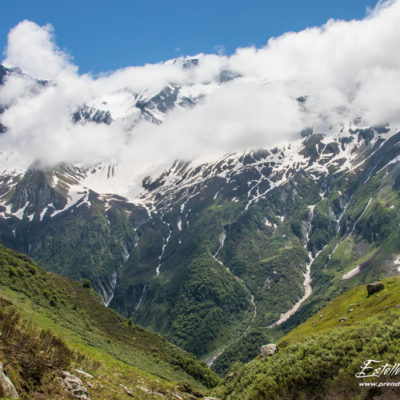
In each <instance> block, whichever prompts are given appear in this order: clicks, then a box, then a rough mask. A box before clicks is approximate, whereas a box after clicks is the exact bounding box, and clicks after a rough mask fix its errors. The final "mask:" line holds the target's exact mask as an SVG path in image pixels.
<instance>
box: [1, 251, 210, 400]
mask: <svg viewBox="0 0 400 400" xmlns="http://www.w3.org/2000/svg"><path fill="white" fill-rule="evenodd" d="M0 263H1V268H0V278H1V279H0V295H1V297H2V298H3V299H7V300H8V301H11V302H12V303H14V305H15V307H16V308H17V309H18V310H19V312H20V313H21V314H22V317H23V318H24V319H29V320H31V321H32V323H33V325H34V326H37V327H39V328H42V329H50V331H51V332H52V333H53V334H56V335H57V336H60V337H62V338H63V340H65V341H66V343H67V345H68V346H70V347H71V348H72V349H73V350H74V351H78V352H79V353H82V354H83V355H85V357H86V360H87V361H86V363H87V365H88V367H87V368H90V366H91V365H92V368H94V367H93V365H97V366H99V365H101V371H97V374H98V375H100V374H110V373H111V372H110V369H116V370H117V371H118V370H119V371H120V372H121V373H123V375H124V376H127V375H129V374H134V376H136V377H137V378H136V379H137V380H138V381H142V382H144V381H146V385H144V387H145V388H146V386H147V385H156V386H157V385H158V384H159V386H160V387H162V386H165V390H166V389H167V388H168V387H170V389H168V390H172V386H171V384H170V383H168V382H176V381H186V382H188V383H190V384H191V385H193V386H194V387H196V388H198V389H200V390H206V389H205V386H204V385H206V386H212V385H215V383H216V382H217V380H216V377H215V376H214V375H213V373H212V372H211V371H209V370H208V368H207V367H206V366H205V365H201V364H199V363H198V362H197V361H196V360H195V358H194V357H193V356H191V355H190V354H188V353H186V352H184V351H182V350H180V349H179V348H177V347H176V346H173V345H171V344H169V343H168V342H167V341H166V340H165V339H164V338H161V337H160V336H158V335H156V334H153V333H150V332H147V331H145V330H143V329H142V328H140V327H138V326H135V325H133V324H132V323H131V321H127V320H125V319H124V318H122V317H121V316H120V315H118V314H117V313H115V312H114V311H112V310H110V309H107V308H106V307H104V306H103V305H102V304H101V302H100V299H99V298H98V297H97V295H96V294H95V292H93V290H92V289H91V288H90V284H89V283H88V281H87V282H83V283H82V282H80V283H78V282H72V281H69V280H67V279H65V278H62V277H60V276H58V275H55V274H52V273H48V272H46V271H45V270H43V269H42V268H41V267H39V266H38V265H37V264H35V263H32V262H31V260H30V259H29V258H27V257H26V256H23V255H20V254H18V253H16V252H14V251H12V250H9V249H7V248H5V247H4V246H2V245H1V247H0ZM4 301H6V300H4ZM5 304H6V305H7V303H5ZM7 307H8V306H7ZM22 329H24V325H22ZM36 336H38V335H36ZM77 363H78V364H79V357H78V360H74V361H73V365H77ZM75 368H79V365H77V366H76V367H75ZM98 368H99V367H98ZM95 369H96V368H95ZM145 371H146V372H145ZM89 372H90V371H89ZM14 373H15V374H17V371H14ZM148 373H150V374H153V375H148ZM155 375H157V376H158V377H160V378H159V379H157V378H155ZM129 382H130V380H129ZM157 382H158V384H157ZM121 383H122V384H123V381H122V379H121ZM116 385H117V386H118V384H116ZM142 386H143V385H142ZM147 387H148V386H147ZM115 389H116V388H114V389H112V390H115ZM110 390H111V389H110ZM118 390H119V391H121V390H120V389H118ZM143 390H144V389H143ZM143 390H142V391H143ZM144 391H145V390H144ZM91 392H92V391H91ZM139 392H140V390H139ZM103 395H104V394H102V390H99V391H96V390H93V398H103V397H101V396H103ZM91 396H92V393H91ZM144 396H146V395H145V394H144ZM144 398H146V397H144ZM171 398H174V397H173V396H172V397H171Z"/></svg>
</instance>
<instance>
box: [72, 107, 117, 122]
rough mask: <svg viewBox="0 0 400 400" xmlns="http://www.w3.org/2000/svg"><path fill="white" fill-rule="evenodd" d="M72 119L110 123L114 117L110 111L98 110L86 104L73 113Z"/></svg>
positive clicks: (75, 120)
mask: <svg viewBox="0 0 400 400" xmlns="http://www.w3.org/2000/svg"><path fill="white" fill-rule="evenodd" d="M72 120H73V121H74V122H78V121H82V122H87V121H91V122H95V123H96V124H106V125H110V124H111V122H112V117H111V113H110V111H104V110H98V109H96V108H93V107H88V106H86V105H84V106H82V107H81V108H80V109H79V110H78V111H76V112H75V113H73V114H72Z"/></svg>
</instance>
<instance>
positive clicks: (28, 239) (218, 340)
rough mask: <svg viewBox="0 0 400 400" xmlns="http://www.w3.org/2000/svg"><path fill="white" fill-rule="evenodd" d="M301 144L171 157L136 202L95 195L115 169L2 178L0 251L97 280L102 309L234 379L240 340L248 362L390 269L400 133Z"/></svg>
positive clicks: (312, 138) (346, 134)
mask: <svg viewBox="0 0 400 400" xmlns="http://www.w3.org/2000/svg"><path fill="white" fill-rule="evenodd" d="M304 135H305V136H304V137H303V138H302V139H300V140H298V141H297V142H293V143H291V144H289V145H287V146H284V147H282V148H276V149H264V150H259V151H250V152H245V153H240V154H228V155H227V156H225V157H223V158H221V159H217V160H215V161H210V162H206V163H198V164H196V163H194V162H193V163H189V162H178V161H177V162H175V163H174V164H173V165H172V167H171V168H170V169H167V170H165V171H164V172H163V173H162V174H161V175H160V176H158V177H156V178H150V177H149V178H146V179H145V180H144V181H143V191H142V194H141V195H139V196H138V197H136V198H134V199H131V200H128V199H127V198H125V197H123V196H120V195H118V194H111V193H107V192H105V193H98V192H96V191H94V190H93V189H91V187H94V186H93V185H94V183H93V182H96V184H95V186H96V187H100V186H102V187H104V188H107V185H108V184H109V185H110V188H111V187H112V188H115V189H116V190H118V184H117V185H116V186H113V185H114V184H115V183H117V182H119V179H121V178H122V176H123V175H124V176H125V177H128V176H129V171H127V170H123V168H122V166H118V165H113V164H110V165H108V167H107V166H106V165H104V164H103V165H99V166H97V167H95V168H88V167H82V166H72V165H61V166H58V167H56V168H52V169H43V168H37V167H36V168H30V169H29V170H28V171H27V172H26V173H22V174H19V175H16V174H11V175H10V174H9V175H7V174H4V175H3V182H4V183H3V188H4V189H3V193H4V194H3V197H2V202H3V203H2V204H3V207H4V209H3V213H2V216H3V218H2V220H1V234H2V238H3V241H4V243H5V244H7V245H9V246H11V247H13V248H16V249H18V250H19V251H23V252H25V253H27V254H29V255H31V256H32V257H33V258H35V259H36V260H38V261H40V262H41V263H43V265H45V266H46V268H48V269H50V270H52V271H55V272H57V273H61V274H63V275H66V276H68V277H71V278H73V279H80V278H88V279H90V280H91V282H92V284H93V287H94V288H95V289H96V291H98V293H100V295H101V296H102V299H103V302H104V303H105V304H107V305H110V306H111V307H113V308H115V309H117V310H118V311H120V312H121V313H123V314H124V315H126V316H128V317H132V318H133V319H134V320H135V322H137V323H140V324H141V325H143V326H146V327H150V328H151V329H153V330H155V331H158V332H162V333H164V334H166V335H167V336H168V338H169V339H170V340H172V341H173V342H175V343H177V344H179V345H180V346H183V347H184V348H186V349H187V350H190V351H192V352H194V353H196V354H197V355H198V356H202V357H204V358H208V357H211V358H210V360H213V359H214V360H215V366H214V367H215V368H216V370H218V371H219V372H221V373H223V372H226V371H227V368H229V366H230V365H231V364H232V362H234V361H235V359H236V357H238V355H236V356H234V355H232V350H231V349H234V348H235V346H237V345H238V340H239V342H240V341H241V340H243V341H244V342H245V343H251V345H250V348H248V345H246V346H245V347H246V349H245V350H246V351H245V352H244V353H246V354H248V357H251V355H255V353H256V352H257V347H258V345H259V340H262V338H266V337H270V338H274V337H278V336H280V335H281V333H280V330H281V327H283V329H289V328H290V327H293V326H295V325H296V324H298V323H300V322H301V321H303V320H304V319H305V318H306V317H307V316H309V315H312V313H313V312H315V311H316V310H317V309H318V308H320V307H321V306H322V305H323V304H326V302H327V301H329V299H331V298H333V297H334V296H336V295H338V294H340V293H341V292H343V291H344V290H346V289H347V288H349V287H351V286H354V285H356V284H357V283H361V282H365V281H367V280H369V279H371V278H373V277H381V276H386V275H390V274H393V273H395V272H396V268H397V267H396V264H395V261H396V254H397V253H396V252H397V251H398V249H397V247H396V243H397V240H396V229H395V227H396V226H397V225H396V224H397V223H398V222H396V221H398V212H397V209H398V208H397V207H398V195H397V193H398V183H397V181H398V157H399V154H400V148H399V146H398V143H399V138H400V135H399V134H396V130H394V129H390V128H384V127H375V128H359V127H356V126H353V125H348V126H343V127H342V128H341V129H340V130H339V131H338V132H336V131H334V130H333V131H332V132H330V133H329V134H326V135H323V134H313V133H311V132H308V133H306V134H304ZM124 179H125V178H124ZM124 179H123V180H121V181H120V182H126V181H125V180H124ZM10 182H13V183H12V184H10ZM99 182H103V183H102V184H101V185H100V184H99ZM128 182H129V179H128ZM121 187H122V186H121ZM39 194H40V195H39ZM370 199H371V201H370ZM367 205H368V207H367ZM371 218H372V219H371ZM388 221H389V222H390V223H388ZM363 224H364V226H365V228H362V226H363ZM383 227H384V228H383ZM382 229H383V230H382ZM369 231H371V232H374V233H373V234H372V236H371V235H370V236H368V232H369ZM349 243H353V244H352V248H353V250H352V253H351V254H350V255H348V254H347V255H346V254H344V253H343V251H342V250H343V249H345V248H349ZM391 243H392V244H391ZM336 246H337V247H336ZM385 249H386V250H385ZM333 250H335V251H333ZM378 251H379V253H378V254H376V255H375V257H374V258H373V259H372V260H370V258H371V257H372V256H374V254H375V253H377V252H378ZM366 260H369V263H367V264H365V265H364V267H363V269H362V271H361V272H360V273H358V274H355V275H354V277H352V278H349V279H345V280H342V279H341V278H342V277H343V275H345V274H346V273H348V272H349V270H350V269H351V268H353V269H355V268H356V267H357V265H360V264H362V263H363V262H364V261H366ZM382 262H383V263H382ZM378 265H384V266H386V267H385V268H384V269H378V268H376V267H375V266H378ZM77 266H79V268H77ZM352 266H353V267H352ZM368 271H369V272H368ZM298 308H300V310H299V311H298V312H297V313H295V311H296V310H297V309H298ZM293 314H294V316H292V315H293ZM286 320H288V322H285V321H286ZM273 325H276V327H275V328H273ZM257 332H258V333H257ZM247 335H250V336H249V337H252V338H253V339H254V337H258V339H257V341H255V342H254V340H253V339H251V340H247V339H246V338H247ZM226 344H231V347H229V346H228V347H225V345H226ZM221 350H224V351H223V352H221ZM224 352H226V354H224ZM218 354H220V355H219V357H217V358H216V359H215V358H214V357H215V355H218ZM229 354H230V356H229ZM241 361H248V360H247V359H242V360H241ZM210 363H211V361H210ZM219 364H220V365H219ZM222 365H223V367H222Z"/></svg>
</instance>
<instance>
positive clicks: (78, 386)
mask: <svg viewBox="0 0 400 400" xmlns="http://www.w3.org/2000/svg"><path fill="white" fill-rule="evenodd" d="M61 379H62V384H63V386H64V388H65V390H67V392H69V393H70V394H71V395H72V396H73V397H74V398H75V399H80V400H90V397H89V393H88V391H87V389H86V388H85V387H84V386H83V384H82V381H81V380H80V379H79V378H78V377H77V376H75V375H72V374H71V373H69V372H67V371H63V372H62V373H61Z"/></svg>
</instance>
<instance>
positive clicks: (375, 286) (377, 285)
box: [367, 282, 385, 296]
mask: <svg viewBox="0 0 400 400" xmlns="http://www.w3.org/2000/svg"><path fill="white" fill-rule="evenodd" d="M384 288H385V286H384V285H383V283H382V282H373V283H369V284H368V285H367V292H368V296H371V295H372V294H374V293H377V292H380V291H381V290H383V289H384Z"/></svg>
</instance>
